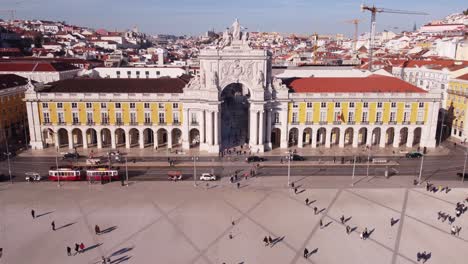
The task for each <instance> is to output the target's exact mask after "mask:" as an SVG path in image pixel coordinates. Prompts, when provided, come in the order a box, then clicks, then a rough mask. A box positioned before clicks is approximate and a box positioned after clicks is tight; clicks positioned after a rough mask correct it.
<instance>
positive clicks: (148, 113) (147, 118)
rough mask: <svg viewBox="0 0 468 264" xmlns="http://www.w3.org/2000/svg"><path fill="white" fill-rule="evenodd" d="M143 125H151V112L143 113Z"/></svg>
mask: <svg viewBox="0 0 468 264" xmlns="http://www.w3.org/2000/svg"><path fill="white" fill-rule="evenodd" d="M145 123H146V124H149V123H151V112H145Z"/></svg>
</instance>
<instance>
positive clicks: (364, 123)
mask: <svg viewBox="0 0 468 264" xmlns="http://www.w3.org/2000/svg"><path fill="white" fill-rule="evenodd" d="M368 124H369V121H362V122H361V125H368Z"/></svg>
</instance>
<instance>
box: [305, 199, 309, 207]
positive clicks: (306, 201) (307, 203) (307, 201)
mask: <svg viewBox="0 0 468 264" xmlns="http://www.w3.org/2000/svg"><path fill="white" fill-rule="evenodd" d="M305 203H306V205H307V206H308V205H309V198H306V199H305Z"/></svg>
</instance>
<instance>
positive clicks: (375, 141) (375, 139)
mask: <svg viewBox="0 0 468 264" xmlns="http://www.w3.org/2000/svg"><path fill="white" fill-rule="evenodd" d="M380 133H382V132H381V129H380V127H376V128H374V130H372V140H371V146H375V145H377V146H378V145H379V143H380Z"/></svg>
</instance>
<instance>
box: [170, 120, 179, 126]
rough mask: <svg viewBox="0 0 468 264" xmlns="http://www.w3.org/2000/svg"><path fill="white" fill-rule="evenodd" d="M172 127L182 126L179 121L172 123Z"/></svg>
mask: <svg viewBox="0 0 468 264" xmlns="http://www.w3.org/2000/svg"><path fill="white" fill-rule="evenodd" d="M172 125H173V126H180V125H181V124H180V122H179V121H174V122H172Z"/></svg>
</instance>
